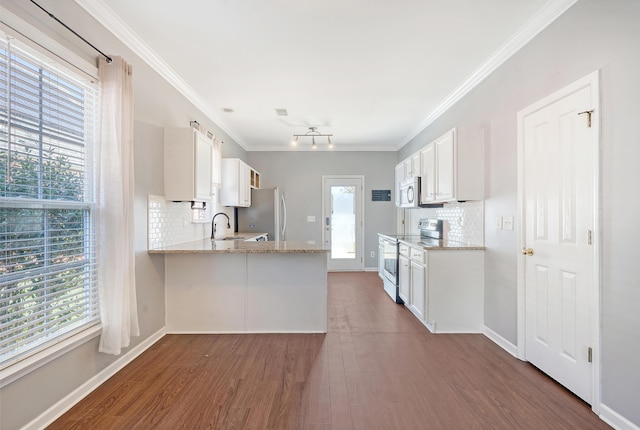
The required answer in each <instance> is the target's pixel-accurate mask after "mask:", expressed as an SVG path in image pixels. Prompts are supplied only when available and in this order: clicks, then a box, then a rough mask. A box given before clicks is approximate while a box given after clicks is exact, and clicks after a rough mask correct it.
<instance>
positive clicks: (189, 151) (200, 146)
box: [164, 127, 213, 202]
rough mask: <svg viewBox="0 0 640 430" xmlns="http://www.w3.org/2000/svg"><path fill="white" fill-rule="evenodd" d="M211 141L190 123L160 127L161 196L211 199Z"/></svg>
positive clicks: (170, 198)
mask: <svg viewBox="0 0 640 430" xmlns="http://www.w3.org/2000/svg"><path fill="white" fill-rule="evenodd" d="M212 157H213V141H212V140H211V139H209V138H207V137H206V136H205V135H204V134H203V133H201V132H200V131H198V130H196V129H194V128H190V127H167V128H165V129H164V196H165V199H167V200H171V201H199V202H202V201H210V200H212V194H213V185H212V173H213V172H212Z"/></svg>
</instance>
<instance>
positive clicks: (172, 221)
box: [147, 195, 211, 249]
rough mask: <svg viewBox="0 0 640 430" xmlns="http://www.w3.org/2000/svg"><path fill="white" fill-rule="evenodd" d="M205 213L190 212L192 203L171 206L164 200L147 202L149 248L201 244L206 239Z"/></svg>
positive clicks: (203, 211) (159, 197)
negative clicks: (179, 244)
mask: <svg viewBox="0 0 640 430" xmlns="http://www.w3.org/2000/svg"><path fill="white" fill-rule="evenodd" d="M206 212H207V211H205V210H193V209H191V203H189V202H168V201H166V200H165V199H164V197H163V196H153V195H149V196H148V199H147V246H148V248H149V249H156V248H159V247H162V246H169V245H175V244H177V243H183V242H189V241H192V240H200V239H204V238H206V237H207V233H208V227H209V225H208V221H206V220H208V219H210V218H211V217H210V216H208V214H207V213H206Z"/></svg>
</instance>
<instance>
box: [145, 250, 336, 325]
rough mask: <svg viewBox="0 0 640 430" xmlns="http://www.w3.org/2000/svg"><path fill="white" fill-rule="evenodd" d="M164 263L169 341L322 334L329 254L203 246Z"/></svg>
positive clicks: (168, 254) (168, 256) (172, 254)
mask: <svg viewBox="0 0 640 430" xmlns="http://www.w3.org/2000/svg"><path fill="white" fill-rule="evenodd" d="M148 252H149V253H150V254H164V256H165V299H166V328H167V332H168V333H324V332H326V331H327V250H326V249H325V248H323V247H322V246H321V245H315V244H307V243H304V242H292V241H262V242H245V241H242V240H209V239H203V240H198V241H193V242H187V243H182V244H178V245H171V246H166V247H162V248H158V249H150V250H149V251H148Z"/></svg>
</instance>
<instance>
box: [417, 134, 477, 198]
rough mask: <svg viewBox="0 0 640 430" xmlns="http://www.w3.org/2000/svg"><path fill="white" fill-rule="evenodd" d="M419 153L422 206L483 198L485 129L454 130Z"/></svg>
mask: <svg viewBox="0 0 640 430" xmlns="http://www.w3.org/2000/svg"><path fill="white" fill-rule="evenodd" d="M419 152H420V160H421V168H422V171H421V174H420V177H421V190H420V203H421V204H430V203H446V202H454V201H466V200H483V199H484V128H482V127H470V128H466V129H461V130H458V129H455V128H454V129H452V130H449V131H448V132H446V133H445V134H443V135H442V136H440V137H439V138H438V139H436V140H435V141H433V142H431V143H429V144H428V145H426V146H425V147H424V148H422V149H421V150H420V151H419Z"/></svg>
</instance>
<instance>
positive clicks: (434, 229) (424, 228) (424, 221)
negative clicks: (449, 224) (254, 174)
mask: <svg viewBox="0 0 640 430" xmlns="http://www.w3.org/2000/svg"><path fill="white" fill-rule="evenodd" d="M418 225H419V226H420V242H419V243H420V244H422V245H426V246H434V245H435V246H438V245H439V244H440V241H441V240H442V239H444V221H442V220H441V219H429V218H421V219H420V221H419V222H418Z"/></svg>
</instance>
